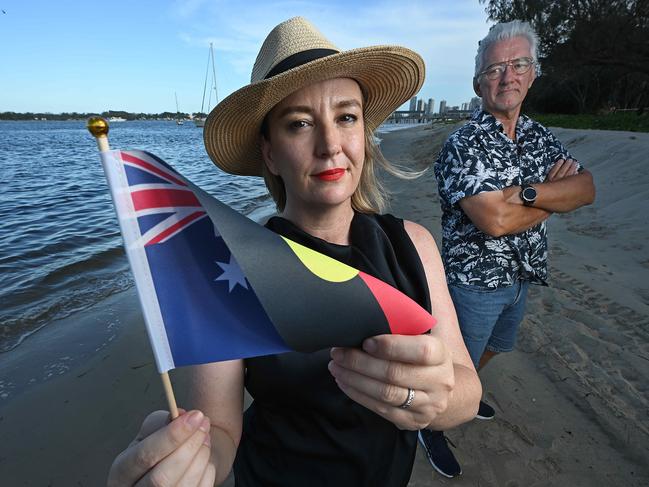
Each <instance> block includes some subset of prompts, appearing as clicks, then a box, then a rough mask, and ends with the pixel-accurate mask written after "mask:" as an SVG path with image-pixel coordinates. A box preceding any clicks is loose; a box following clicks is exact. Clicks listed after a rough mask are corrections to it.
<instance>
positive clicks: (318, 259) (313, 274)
mask: <svg viewBox="0 0 649 487" xmlns="http://www.w3.org/2000/svg"><path fill="white" fill-rule="evenodd" d="M101 156H102V163H103V166H104V171H105V173H106V177H107V179H108V183H109V187H110V190H111V194H112V197H113V202H114V203H115V207H116V210H117V216H118V219H119V222H120V227H121V230H122V235H123V237H124V243H125V246H126V252H127V255H128V258H129V262H130V264H131V268H132V270H133V274H134V276H135V283H136V287H137V291H138V295H139V297H140V302H141V304H142V309H143V312H144V318H145V322H146V325H147V330H148V333H149V337H150V339H151V343H152V346H153V350H154V354H155V357H156V362H157V365H158V370H159V371H160V372H166V371H168V370H170V369H173V368H175V367H178V366H182V365H191V364H200V363H208V362H215V361H220V360H231V359H238V358H246V357H254V356H259V355H268V354H276V353H282V352H288V351H299V352H312V351H316V350H320V349H322V348H326V347H332V346H358V345H360V343H361V342H362V341H363V340H364V339H365V338H367V337H370V336H374V335H380V334H385V333H399V334H420V333H423V332H425V331H427V330H429V329H430V328H431V327H432V326H433V325H434V323H435V320H434V318H433V317H432V316H431V315H430V313H428V312H427V311H426V310H424V309H423V308H421V307H420V306H419V305H418V304H417V303H415V302H414V301H413V300H412V299H410V298H409V297H408V296H406V295H405V294H403V293H401V292H400V291H398V290H397V289H395V288H393V287H392V286H390V285H388V284H386V283H384V282H382V281H380V280H378V279H376V278H373V277H372V276H369V275H368V274H365V273H364V272H361V271H358V270H357V269H354V268H352V267H349V266H348V265H346V264H342V263H340V262H338V261H336V260H334V259H331V258H329V257H327V256H325V255H323V254H320V253H318V252H315V251H313V250H311V249H308V248H306V247H304V246H302V245H300V244H298V243H296V242H293V241H291V240H289V239H286V238H284V237H281V236H279V235H277V234H275V233H273V232H272V231H270V230H268V229H266V228H264V227H263V226H261V225H259V224H257V223H255V222H253V221H252V220H250V219H248V218H246V217H245V216H243V215H241V214H240V213H238V212H236V211H235V210H233V209H232V208H230V207H229V206H227V205H225V204H223V203H221V202H220V201H218V200H217V199H215V198H214V197H212V196H210V195H208V194H207V193H205V192H204V191H202V190H201V189H200V188H198V187H197V186H194V185H193V184H192V183H190V182H189V181H188V180H187V179H185V178H184V177H183V176H181V175H180V174H179V173H178V172H176V171H175V170H174V169H173V168H172V167H171V166H169V165H168V164H167V163H165V162H164V161H162V160H161V159H159V158H157V157H156V156H154V155H153V154H150V153H147V152H143V151H119V150H114V151H106V152H102V153H101ZM331 303H336V305H335V306H332V305H331Z"/></svg>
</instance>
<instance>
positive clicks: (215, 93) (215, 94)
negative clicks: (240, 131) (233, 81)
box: [210, 42, 219, 105]
mask: <svg viewBox="0 0 649 487" xmlns="http://www.w3.org/2000/svg"><path fill="white" fill-rule="evenodd" d="M210 56H212V79H213V80H214V96H215V97H216V102H215V105H218V103H219V92H218V91H217V89H216V68H215V65H214V51H213V50H212V43H211V42H210Z"/></svg>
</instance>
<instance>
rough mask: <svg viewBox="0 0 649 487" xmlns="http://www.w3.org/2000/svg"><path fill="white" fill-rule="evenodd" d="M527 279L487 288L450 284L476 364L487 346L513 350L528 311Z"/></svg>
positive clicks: (462, 327)
mask: <svg viewBox="0 0 649 487" xmlns="http://www.w3.org/2000/svg"><path fill="white" fill-rule="evenodd" d="M528 286H529V282H528V281H516V282H515V283H514V284H513V285H511V286H508V287H499V288H488V287H481V286H473V285H468V284H449V286H448V290H449V292H450V293H451V299H453V304H454V305H455V311H456V313H457V319H458V321H459V323H460V330H461V332H462V337H463V338H464V344H465V345H466V348H467V350H468V351H469V355H471V360H472V361H473V364H474V365H475V366H476V367H477V366H478V364H479V363H480V357H482V354H483V353H484V351H485V350H490V351H492V352H511V351H512V350H513V349H514V344H515V343H516V333H517V332H518V327H519V325H520V323H521V321H522V320H523V316H524V314H525V299H526V298H527V288H528Z"/></svg>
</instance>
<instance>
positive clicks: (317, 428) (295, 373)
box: [234, 213, 431, 487]
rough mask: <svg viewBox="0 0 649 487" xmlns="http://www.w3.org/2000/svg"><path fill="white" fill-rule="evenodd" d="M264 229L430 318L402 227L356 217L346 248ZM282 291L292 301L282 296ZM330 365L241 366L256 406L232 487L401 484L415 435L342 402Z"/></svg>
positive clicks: (295, 357)
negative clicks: (408, 301) (398, 295)
mask: <svg viewBox="0 0 649 487" xmlns="http://www.w3.org/2000/svg"><path fill="white" fill-rule="evenodd" d="M266 226H267V227H268V228H269V229H271V230H273V231H274V232H276V233H278V234H280V235H283V236H285V237H288V238H290V239H291V240H294V241H296V242H298V243H300V244H302V245H305V246H307V247H310V248H312V249H314V250H317V251H318V252H321V253H323V254H326V255H328V256H330V257H333V258H334V259H337V260H339V261H341V262H344V263H345V264H348V265H350V266H353V267H356V268H357V269H360V270H362V271H364V272H366V273H368V274H371V275H372V276H374V277H377V278H379V279H381V280H383V281H385V282H387V283H389V284H391V285H392V286H394V287H396V288H398V289H399V290H401V291H402V292H403V293H405V294H407V295H408V296H410V297H411V298H412V299H414V300H415V301H416V302H417V303H419V304H420V305H421V306H422V307H424V308H425V309H427V310H428V311H430V309H431V307H430V297H429V293H428V285H427V283H426V277H425V274H424V269H423V266H422V263H421V260H420V259H419V255H418V254H417V251H416V250H415V247H414V244H413V243H412V241H411V240H410V237H409V236H408V234H407V233H406V231H405V229H404V225H403V220H400V219H397V218H395V217H393V216H391V215H366V214H362V213H356V214H355V216H354V218H353V220H352V224H351V234H350V242H351V245H335V244H331V243H328V242H326V241H324V240H321V239H319V238H315V237H312V236H311V235H309V234H307V233H304V232H303V231H301V230H300V229H299V228H297V227H296V226H295V225H293V224H292V223H291V222H289V221H288V220H285V219H283V218H279V217H274V218H271V219H270V220H269V221H268V223H267V224H266ZM285 292H286V293H287V295H289V296H290V294H291V290H290V289H286V290H285ZM289 299H290V297H289ZM334 304H335V303H334ZM329 361H330V357H329V349H325V350H320V351H318V352H315V353H309V354H306V353H297V352H291V353H284V354H280V355H270V356H265V357H257V358H252V359H247V360H246V361H245V365H246V379H245V380H246V388H247V390H248V392H249V393H250V394H251V395H252V397H253V398H254V401H253V403H252V405H251V406H250V408H248V410H247V411H246V412H245V413H244V420H243V434H242V437H241V443H240V445H239V449H238V451H237V457H236V460H235V463H234V473H235V478H236V485H237V486H239V487H251V486H255V487H270V486H296V487H316V486H335V487H343V486H355V487H361V486H367V487H381V486H395V487H396V486H405V485H407V484H408V480H409V478H410V473H411V470H412V465H413V461H414V457H415V451H416V446H417V435H416V432H412V431H400V430H399V429H397V428H396V427H395V426H394V425H393V424H392V423H390V422H389V421H387V420H385V419H383V418H381V417H380V416H378V415H376V414H375V413H373V412H372V411H370V410H369V409H366V408H365V407H363V406H361V405H360V404H357V403H355V402H354V401H352V400H351V399H349V398H348V397H347V396H346V395H345V394H343V393H342V392H341V391H340V389H339V388H338V386H337V385H336V383H335V382H334V379H333V377H332V376H331V374H330V373H329V371H328V369H327V364H328V363H329Z"/></svg>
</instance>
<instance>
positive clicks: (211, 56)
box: [194, 42, 219, 127]
mask: <svg viewBox="0 0 649 487" xmlns="http://www.w3.org/2000/svg"><path fill="white" fill-rule="evenodd" d="M210 66H212V79H211V80H210V91H209V95H208V97H207V111H203V110H204V108H205V95H206V94H207V81H208V79H209V77H210ZM212 90H214V100H215V101H214V105H216V104H217V103H218V102H219V95H218V92H217V91H216V68H215V67H214V50H213V49H212V43H211V42H210V52H209V55H208V56H207V68H206V69H205V83H204V84H203V101H202V102H201V113H209V111H210V107H211V106H212ZM194 124H196V126H197V127H203V126H204V125H205V119H204V118H196V119H194Z"/></svg>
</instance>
